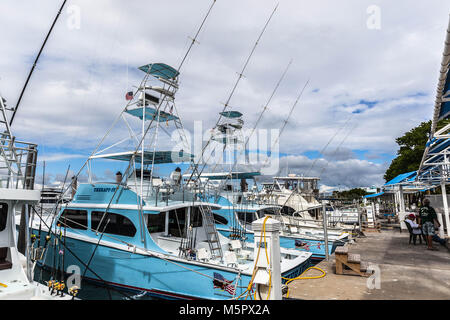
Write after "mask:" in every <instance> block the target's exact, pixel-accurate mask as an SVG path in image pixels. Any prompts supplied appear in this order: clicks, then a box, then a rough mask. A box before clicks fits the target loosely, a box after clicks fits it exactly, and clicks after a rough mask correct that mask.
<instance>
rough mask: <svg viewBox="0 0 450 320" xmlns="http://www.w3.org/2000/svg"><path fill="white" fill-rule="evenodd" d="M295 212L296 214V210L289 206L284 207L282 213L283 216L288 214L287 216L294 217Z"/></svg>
mask: <svg viewBox="0 0 450 320" xmlns="http://www.w3.org/2000/svg"><path fill="white" fill-rule="evenodd" d="M294 212H295V210H294V209H293V208H291V207H288V206H284V207H283V208H281V213H282V214H287V215H290V216H292V214H293V213H294Z"/></svg>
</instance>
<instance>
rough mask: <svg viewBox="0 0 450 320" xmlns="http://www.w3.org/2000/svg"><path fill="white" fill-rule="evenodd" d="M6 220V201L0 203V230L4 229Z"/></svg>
mask: <svg viewBox="0 0 450 320" xmlns="http://www.w3.org/2000/svg"><path fill="white" fill-rule="evenodd" d="M7 220H8V205H7V204H6V203H0V231H3V230H5V228H6V221H7Z"/></svg>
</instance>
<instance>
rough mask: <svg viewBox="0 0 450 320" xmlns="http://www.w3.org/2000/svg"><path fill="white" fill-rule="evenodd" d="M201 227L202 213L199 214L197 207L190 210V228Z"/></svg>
mask: <svg viewBox="0 0 450 320" xmlns="http://www.w3.org/2000/svg"><path fill="white" fill-rule="evenodd" d="M202 225H203V219H202V213H201V212H200V208H199V207H193V208H191V226H192V227H193V228H195V227H201V226H202Z"/></svg>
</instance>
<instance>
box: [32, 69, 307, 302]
mask: <svg viewBox="0 0 450 320" xmlns="http://www.w3.org/2000/svg"><path fill="white" fill-rule="evenodd" d="M139 69H140V70H141V71H143V72H144V73H145V77H144V79H143V81H142V82H141V84H140V85H139V87H138V88H137V91H136V92H134V93H131V94H129V95H127V96H131V99H129V101H128V104H127V106H126V107H125V108H124V110H123V112H122V113H121V115H120V118H123V120H124V123H125V124H126V125H127V128H128V129H129V131H130V137H129V140H131V142H132V143H133V144H134V145H133V144H132V145H133V146H134V149H131V150H128V151H127V150H123V149H121V150H114V149H117V148H118V147H119V146H120V145H121V143H123V144H125V147H129V145H130V144H127V143H125V142H124V140H123V139H122V140H121V141H119V142H118V143H113V144H111V145H110V146H108V147H106V148H103V149H101V150H100V148H97V149H96V150H94V152H93V153H92V155H91V156H90V157H89V159H88V160H87V165H86V167H87V169H88V177H89V183H83V184H80V185H79V186H77V187H76V193H75V195H74V197H73V199H72V200H71V201H70V202H69V203H66V204H63V205H62V208H61V210H60V212H59V213H58V215H56V217H55V218H54V219H52V220H53V221H52V222H51V223H50V224H44V225H43V226H42V228H41V229H40V230H39V226H38V222H35V224H34V226H33V233H34V234H36V235H37V234H38V232H39V231H40V232H41V233H44V234H49V235H51V237H52V239H53V238H58V237H61V238H62V239H64V240H63V241H60V242H59V246H60V247H61V246H63V251H62V252H63V254H64V263H63V265H62V269H63V270H65V267H66V266H68V265H76V266H78V267H79V268H80V270H81V274H82V277H83V279H88V280H92V281H96V282H98V283H101V284H104V285H107V286H114V287H119V288H121V289H124V290H131V291H137V292H147V293H149V294H151V295H156V296H161V297H165V298H174V299H198V298H200V299H238V298H240V297H241V296H242V295H243V294H244V293H245V292H246V291H248V290H247V289H248V287H249V285H250V287H252V286H251V284H252V273H253V269H254V264H255V263H254V252H253V251H250V250H244V249H243V248H242V247H240V246H239V245H238V244H237V243H235V242H233V241H232V240H230V239H228V238H226V237H224V236H222V235H221V234H220V233H218V232H217V229H216V228H215V224H214V215H213V212H212V210H213V209H220V206H218V205H216V204H214V203H208V202H205V201H204V194H205V193H204V190H201V189H200V188H199V189H197V190H192V189H187V188H184V186H183V185H182V184H181V183H180V179H179V178H181V176H179V178H178V177H177V176H176V174H174V175H171V178H170V179H163V178H158V177H156V176H155V174H154V172H155V169H156V167H157V166H158V165H163V164H164V165H166V164H173V163H181V162H190V161H192V159H193V156H192V155H191V154H189V153H187V152H185V151H183V150H180V151H158V150H156V148H157V143H158V139H157V137H158V136H157V135H158V132H159V131H161V130H162V131H163V132H166V131H167V130H168V127H167V125H168V124H169V123H170V124H174V126H175V127H176V128H180V127H182V124H181V119H180V117H179V115H178V113H177V111H176V108H175V106H174V103H175V93H176V91H177V89H178V75H179V72H178V71H177V70H176V69H174V68H172V67H171V66H169V65H167V64H163V63H153V64H147V65H145V66H142V67H140V68H139ZM150 77H151V78H150ZM151 80H152V81H154V82H157V85H154V84H152V83H151ZM156 93H157V94H156ZM125 116H128V117H134V118H133V119H134V120H136V118H137V119H139V120H140V121H139V124H138V125H137V127H138V128H139V130H141V135H140V136H139V134H138V133H136V132H135V131H133V130H132V128H131V125H130V124H131V123H132V121H128V120H125V118H124V117H125ZM163 125H164V127H162V126H163ZM109 132H111V131H109ZM166 133H167V134H169V133H168V132H166ZM138 137H139V138H138ZM146 137H147V138H148V141H149V142H150V145H146V143H145V142H146ZM102 141H105V139H102ZM185 150H188V149H187V148H186V149H185ZM106 151H108V153H106ZM97 160H102V161H105V160H110V161H121V162H123V163H125V164H127V169H126V170H125V171H124V173H123V174H122V173H120V174H119V173H118V174H117V175H116V181H114V182H97V181H94V180H93V174H92V171H91V170H90V168H92V162H93V161H97ZM175 172H178V174H179V171H177V170H175ZM40 238H41V239H43V237H42V236H41V237H40ZM52 243H53V242H52V241H49V242H48V243H46V244H47V245H51V244H52ZM46 244H44V243H42V242H41V243H39V244H37V245H38V246H45V245H46ZM60 247H58V249H59V248H60ZM58 252H61V251H58V250H57V249H55V248H53V250H52V248H49V250H47V253H48V254H47V255H46V257H45V258H44V259H42V261H40V263H41V264H42V265H43V266H45V267H48V268H51V269H54V268H61V264H58V263H57V261H58V256H57V255H58ZM281 257H282V260H281V274H282V276H283V277H285V278H293V277H295V276H298V275H299V274H301V273H302V272H303V271H304V270H305V269H306V268H307V267H308V266H309V263H310V257H311V254H310V253H308V252H299V251H296V250H288V249H285V250H282V252H281ZM55 261H56V262H55Z"/></svg>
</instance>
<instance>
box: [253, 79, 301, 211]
mask: <svg viewBox="0 0 450 320" xmlns="http://www.w3.org/2000/svg"><path fill="white" fill-rule="evenodd" d="M309 81H310V79H308V80H307V81H306V83H305V85H304V86H303V88H302V90H301V91H300V94H299V95H298V96H297V99H296V100H295V102H294V104H293V105H292V107H291V109H290V111H289V114H288V116H287V118H286V120H284V122H283V125H282V126H281V129H280V132H279V134H278V137H277V138H276V140H275V142H274V143H273V144H272V146H271V150H272V149H273V147H274V146H275V145H276V144H277V143H278V141H279V140H280V137H281V135H282V133H283V131H284V129H285V128H286V125H287V123H288V122H289V119H290V117H291V116H292V113H293V111H294V109H295V107H296V106H297V104H298V102H299V101H300V98H301V97H302V95H303V92H304V91H305V89H306V87H307V86H308V84H309ZM268 160H269V157H268V158H266V161H265V162H264V164H263V166H262V167H264V166H265V165H266V164H267V162H268ZM273 191H274V190H272V191H271V192H270V193H273ZM270 193H269V195H270ZM293 193H294V191H293V192H292V193H291V195H290V196H289V197H288V199H287V200H286V202H285V203H284V205H283V206H282V207H281V208H280V210H279V213H281V209H282V208H283V207H284V206H285V205H286V203H287V202H288V201H289V199H290V198H291V196H292V195H293Z"/></svg>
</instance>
